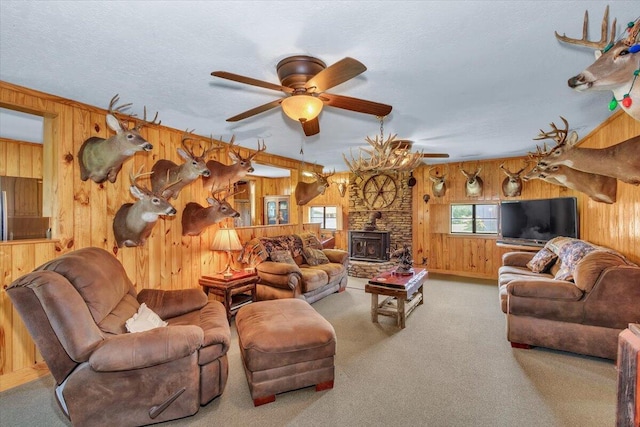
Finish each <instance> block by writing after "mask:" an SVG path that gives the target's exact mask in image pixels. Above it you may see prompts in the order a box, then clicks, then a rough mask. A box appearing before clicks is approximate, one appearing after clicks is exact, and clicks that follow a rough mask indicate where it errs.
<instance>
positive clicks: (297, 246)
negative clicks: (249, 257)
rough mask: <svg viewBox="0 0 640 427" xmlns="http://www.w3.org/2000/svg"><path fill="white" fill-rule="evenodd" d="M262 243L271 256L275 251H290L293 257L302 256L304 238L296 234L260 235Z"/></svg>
mask: <svg viewBox="0 0 640 427" xmlns="http://www.w3.org/2000/svg"><path fill="white" fill-rule="evenodd" d="M260 243H262V245H263V246H264V248H265V249H266V250H267V253H268V254H269V256H271V253H272V252H273V251H289V252H291V256H292V257H293V258H296V257H302V240H301V239H300V237H298V236H296V235H295V234H290V235H286V236H277V237H260Z"/></svg>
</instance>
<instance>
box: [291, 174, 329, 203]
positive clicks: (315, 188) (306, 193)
mask: <svg viewBox="0 0 640 427" xmlns="http://www.w3.org/2000/svg"><path fill="white" fill-rule="evenodd" d="M311 173H312V174H313V176H315V178H316V180H315V181H313V182H303V181H298V184H296V190H295V192H294V195H295V197H296V203H297V204H298V206H302V205H306V204H307V203H309V202H310V201H311V200H312V199H314V198H316V197H318V196H319V195H320V194H323V193H324V191H325V190H326V189H327V188H328V187H329V185H330V182H329V177H330V176H331V175H333V174H334V173H335V171H333V172H330V173H326V174H323V173H317V172H311Z"/></svg>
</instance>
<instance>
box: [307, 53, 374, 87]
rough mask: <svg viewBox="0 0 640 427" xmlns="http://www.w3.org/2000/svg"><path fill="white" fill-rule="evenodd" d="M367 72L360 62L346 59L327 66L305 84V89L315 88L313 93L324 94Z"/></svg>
mask: <svg viewBox="0 0 640 427" xmlns="http://www.w3.org/2000/svg"><path fill="white" fill-rule="evenodd" d="M366 70H367V67H365V66H364V64H362V63H361V62H360V61H357V60H355V59H353V58H349V57H346V58H344V59H341V60H340V61H338V62H336V63H335V64H333V65H330V66H328V67H327V68H325V69H324V70H322V71H320V72H319V73H318V74H316V75H315V76H313V77H311V79H309V81H307V83H306V84H305V86H306V87H307V88H311V87H315V92H324V91H325V90H327V89H331V88H332V87H334V86H337V85H339V84H340V83H344V82H346V81H347V80H350V79H352V78H354V77H355V76H357V75H358V74H361V73H363V72H365V71H366Z"/></svg>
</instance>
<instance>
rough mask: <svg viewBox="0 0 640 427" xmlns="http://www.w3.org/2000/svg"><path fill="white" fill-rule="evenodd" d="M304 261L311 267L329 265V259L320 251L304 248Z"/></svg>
mask: <svg viewBox="0 0 640 427" xmlns="http://www.w3.org/2000/svg"><path fill="white" fill-rule="evenodd" d="M303 254H304V259H305V260H306V261H307V264H309V265H310V266H312V267H313V266H316V265H320V264H329V258H327V256H326V255H325V254H324V252H322V251H321V250H320V249H313V248H304V250H303Z"/></svg>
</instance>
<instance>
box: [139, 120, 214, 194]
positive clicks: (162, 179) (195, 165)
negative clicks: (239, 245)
mask: <svg viewBox="0 0 640 427" xmlns="http://www.w3.org/2000/svg"><path fill="white" fill-rule="evenodd" d="M192 133H193V131H191V132H188V131H187V132H185V133H184V135H183V136H182V142H181V143H182V148H178V154H179V155H180V157H182V158H183V159H184V160H185V162H184V163H183V164H181V165H179V166H178V165H177V164H175V163H174V162H172V161H171V160H165V159H161V160H158V161H157V162H156V163H155V164H154V165H153V168H152V169H151V170H152V172H153V174H152V175H151V190H152V191H153V192H154V193H157V192H158V191H160V189H161V188H165V186H166V184H167V183H168V182H177V181H179V184H176V185H173V186H170V187H169V188H167V189H166V190H165V191H164V193H163V194H162V197H165V198H167V199H170V198H174V199H177V198H178V195H179V194H180V190H182V189H183V188H184V187H185V186H187V185H188V184H190V183H192V182H193V181H195V180H196V178H198V177H199V176H203V177H205V178H206V177H209V176H210V175H211V172H210V171H209V169H208V168H207V165H206V163H205V159H206V158H207V156H208V155H209V153H211V152H212V151H214V150H219V149H220V148H221V147H216V146H215V140H214V139H213V137H212V138H211V140H210V142H209V144H208V145H207V146H206V147H204V148H203V149H202V154H201V155H199V156H196V155H195V154H194V151H193V149H194V147H193V144H192V145H191V147H187V144H186V142H187V141H189V140H193V138H192V137H191V136H192V135H191V134H192Z"/></svg>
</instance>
